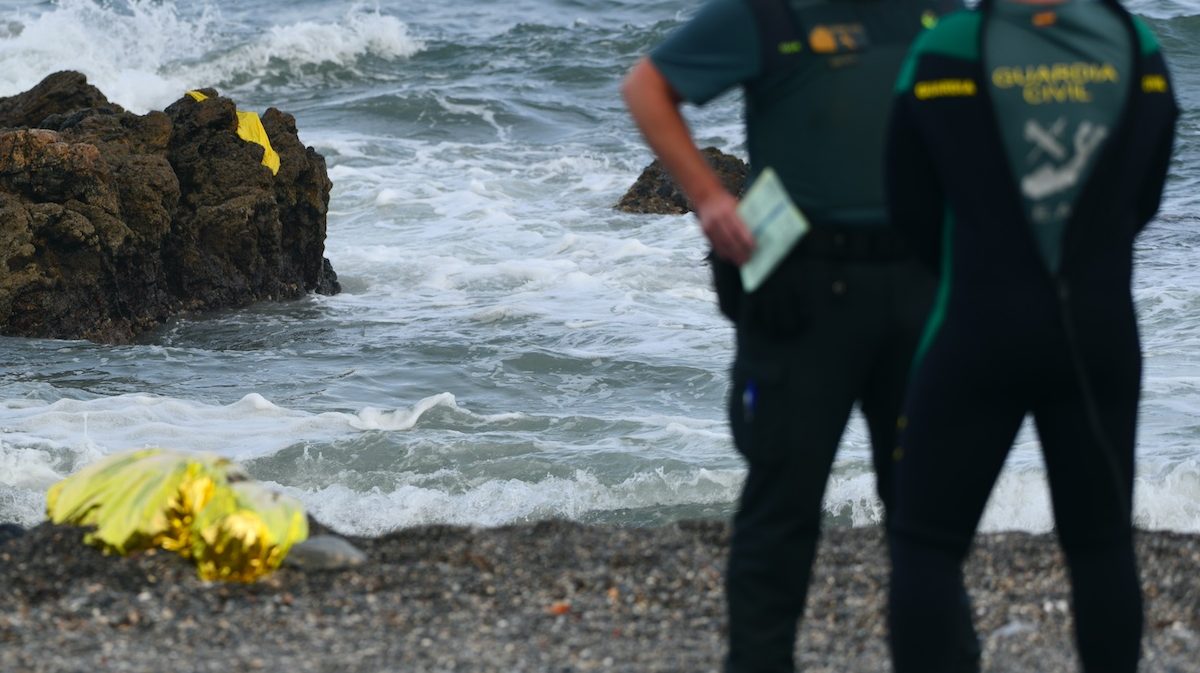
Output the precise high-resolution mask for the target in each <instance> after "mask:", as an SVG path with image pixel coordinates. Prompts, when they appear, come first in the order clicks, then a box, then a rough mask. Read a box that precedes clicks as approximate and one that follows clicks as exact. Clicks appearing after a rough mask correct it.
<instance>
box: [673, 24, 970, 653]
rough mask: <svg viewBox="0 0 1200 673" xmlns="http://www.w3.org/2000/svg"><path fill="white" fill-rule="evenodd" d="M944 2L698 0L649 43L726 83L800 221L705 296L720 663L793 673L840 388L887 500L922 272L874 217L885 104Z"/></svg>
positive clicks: (695, 80)
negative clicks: (720, 389)
mask: <svg viewBox="0 0 1200 673" xmlns="http://www.w3.org/2000/svg"><path fill="white" fill-rule="evenodd" d="M960 7H961V3H960V2H958V0H949V1H947V0H794V1H789V0H713V1H711V2H709V3H708V4H707V5H705V7H704V8H703V9H701V11H700V12H699V14H697V15H696V16H695V17H694V18H693V19H692V20H691V21H689V22H688V23H687V24H685V25H684V26H683V27H681V28H680V29H679V30H678V31H676V32H675V33H674V34H672V35H671V36H670V37H669V38H668V39H667V40H666V41H665V42H664V43H663V44H662V45H661V46H659V47H658V48H656V49H655V50H654V51H653V52H652V53H651V54H650V59H651V61H652V62H653V64H654V65H655V67H656V68H657V69H658V70H659V71H660V72H661V73H662V74H663V76H664V77H665V78H666V80H667V81H668V82H669V83H670V85H671V86H672V88H673V89H674V90H675V91H676V92H678V93H679V94H680V95H681V96H682V98H683V99H684V100H686V101H689V102H692V103H697V104H703V103H705V102H707V101H709V100H711V99H713V98H714V97H716V96H718V95H719V94H721V93H723V92H726V91H728V90H730V89H741V91H742V93H743V96H744V100H745V117H746V144H747V148H748V150H749V155H750V167H751V172H752V174H753V175H757V174H758V173H759V172H760V171H762V170H763V169H764V168H766V167H767V166H770V167H772V168H773V169H774V170H775V172H776V173H778V175H779V176H780V178H781V180H782V181H783V183H784V185H785V187H786V188H787V190H788V192H789V194H790V195H791V197H792V199H793V201H795V202H796V203H797V205H798V206H799V207H800V208H801V209H802V210H803V211H804V212H805V214H806V215H807V217H808V218H809V220H810V222H811V223H812V225H813V227H814V228H813V231H812V232H810V233H809V235H808V236H807V237H806V238H805V239H804V240H803V241H802V242H801V243H800V244H799V245H798V246H797V248H796V250H795V251H794V252H793V253H792V255H790V256H789V257H788V258H787V259H786V260H785V261H784V262H783V263H782V264H781V266H780V268H779V269H777V270H776V271H775V272H774V273H773V275H772V276H771V277H770V278H769V279H768V280H767V281H766V282H765V283H764V284H763V286H762V287H760V288H759V289H758V290H756V291H755V292H754V293H752V294H741V292H740V287H738V288H735V290H734V291H735V292H736V293H737V296H735V298H734V301H732V302H730V301H727V299H728V293H727V292H722V293H720V294H722V305H723V307H725V308H726V309H727V313H728V314H729V315H730V317H732V318H734V319H735V321H736V323H737V354H736V360H735V362H734V366H733V373H732V382H731V383H732V385H731V394H730V398H729V420H730V426H731V429H732V431H733V437H734V443H735V444H736V446H737V449H738V451H739V452H740V453H741V454H742V456H743V457H744V458H745V459H746V463H747V466H748V474H747V478H746V484H745V487H744V489H743V492H742V495H741V499H740V501H739V503H738V512H737V514H736V516H735V518H734V531H733V538H732V540H731V548H730V559H729V567H728V579H727V585H726V589H727V591H726V595H727V599H728V604H729V656H728V659H727V662H726V666H727V670H728V671H780V672H785V671H792V670H793V652H794V648H795V640H796V627H797V623H798V620H799V619H800V616H801V615H802V613H803V610H804V604H805V599H806V595H807V590H808V584H809V576H810V572H811V568H812V562H813V558H814V555H815V552H816V547H817V540H818V536H819V531H820V524H821V518H822V514H823V511H822V506H821V505H822V499H823V496H824V493H825V485H826V482H827V481H828V478H829V473H830V470H831V466H832V463H833V459H834V455H835V453H836V451H837V448H838V444H839V442H840V438H841V436H842V432H843V430H844V429H845V426H846V423H847V421H848V419H849V416H850V413H851V411H852V409H853V408H854V406H855V404H856V403H858V404H860V405H861V408H862V411H863V415H864V416H865V417H866V419H867V425H868V428H869V430H870V434H871V446H872V460H873V465H874V467H875V470H876V476H877V484H878V492H879V496H880V499H881V500H882V501H883V503H884V506H885V508H886V507H887V506H889V505H890V503H891V492H890V485H891V476H890V470H891V465H892V463H891V454H892V451H893V449H894V448H895V441H896V430H895V419H896V416H897V414H898V413H899V410H900V403H901V399H902V398H903V391H904V388H905V384H906V381H907V375H908V371H909V366H910V364H911V361H912V353H913V349H914V348H915V346H916V342H917V339H918V338H919V336H920V333H921V328H922V326H923V324H924V322H925V317H926V315H927V313H928V307H929V303H930V301H931V300H932V295H933V287H934V284H933V278H932V275H931V274H929V273H928V272H927V271H925V270H924V269H923V268H921V266H920V264H919V263H917V262H916V261H915V260H913V259H912V257H911V255H908V254H906V253H904V251H903V250H902V249H901V247H900V246H899V245H897V243H898V238H897V237H896V236H895V234H894V232H891V230H890V228H889V227H888V226H887V221H886V219H887V218H886V208H885V202H884V194H883V165H882V164H883V159H882V157H883V140H884V133H885V130H886V125H887V111H888V109H889V106H890V102H891V92H892V87H893V85H894V83H895V80H896V77H897V75H898V73H899V70H900V65H901V63H902V61H903V59H904V55H905V54H906V53H907V50H908V47H909V45H910V44H911V43H912V40H913V39H914V38H915V37H916V36H917V35H918V34H919V33H921V32H922V31H924V30H926V29H927V27H928V26H932V25H934V24H935V23H936V21H937V18H938V17H939V16H941V15H943V14H945V13H947V12H948V11H950V10H954V9H958V8H960ZM781 29H782V30H781ZM731 306H732V308H731ZM966 656H967V657H968V658H971V659H973V658H974V653H967V655H966Z"/></svg>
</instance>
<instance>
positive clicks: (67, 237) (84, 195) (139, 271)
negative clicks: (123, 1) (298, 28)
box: [0, 72, 340, 342]
mask: <svg viewBox="0 0 1200 673" xmlns="http://www.w3.org/2000/svg"><path fill="white" fill-rule="evenodd" d="M205 92H206V93H208V94H209V99H208V100H205V101H203V102H197V101H195V100H193V99H191V98H190V97H187V96H181V97H180V99H179V100H178V101H176V102H175V103H173V104H172V105H171V106H169V107H168V108H167V109H166V110H165V111H161V112H160V111H152V112H150V113H147V114H145V115H135V114H133V113H130V112H127V111H125V110H123V109H122V108H121V107H120V106H118V105H114V104H112V103H109V102H108V101H107V100H106V99H105V98H104V96H103V94H101V93H100V92H99V90H97V89H96V88H95V87H92V86H91V85H89V84H88V83H87V81H86V79H85V78H84V77H83V76H82V75H80V74H79V73H73V72H61V73H56V74H54V75H51V76H49V77H47V78H46V79H45V80H44V81H43V82H42V83H40V84H38V85H37V86H36V87H34V88H33V89H31V90H30V91H27V92H25V93H23V94H19V95H17V96H13V97H11V98H0V333H3V334H5V335H17V336H30V337H44V338H62V339H78V338H84V339H91V340H94V341H104V342H126V341H129V340H130V339H132V338H133V337H134V336H136V335H137V334H139V333H141V332H143V331H145V330H148V329H152V328H154V327H156V326H157V325H159V324H161V323H163V322H164V321H165V320H167V319H168V318H170V317H171V316H173V315H176V314H178V313H180V312H182V311H198V310H210V309H217V308H226V307H234V306H243V305H246V304H250V303H252V302H255V301H261V300H268V299H292V298H298V297H300V296H303V295H304V294H305V293H306V292H322V293H326V294H333V293H336V292H337V291H338V290H339V289H340V288H339V287H338V284H337V276H336V274H334V272H333V269H332V267H331V266H330V265H329V262H328V260H326V259H324V247H325V222H326V213H327V212H328V204H329V191H330V189H331V187H332V183H331V182H330V180H329V177H328V175H327V173H326V169H325V160H324V158H323V157H321V155H319V154H317V153H316V151H315V150H313V149H312V148H310V147H309V148H306V147H305V146H304V145H303V143H301V142H300V140H299V137H298V135H297V131H296V123H295V119H294V118H293V117H292V116H291V115H288V114H286V113H283V112H280V111H279V110H276V109H274V108H271V109H269V110H267V111H266V113H265V114H263V116H262V122H263V126H264V128H265V129H266V131H267V134H268V136H269V137H270V140H271V145H272V146H273V148H274V149H275V151H276V152H278V153H279V155H280V159H281V167H280V170H279V174H278V175H272V174H271V171H270V170H269V169H267V168H266V167H264V166H263V165H262V164H261V160H262V154H263V149H262V147H260V146H259V145H255V144H253V143H248V142H245V141H243V140H242V139H241V138H240V137H238V135H237V125H238V121H237V115H236V109H235V107H234V103H233V101H231V100H229V99H227V98H221V97H219V96H218V95H217V92H215V91H212V90H211V89H206V90H205ZM181 93H182V92H181Z"/></svg>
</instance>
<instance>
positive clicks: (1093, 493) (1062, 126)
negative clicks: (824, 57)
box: [887, 0, 1177, 673]
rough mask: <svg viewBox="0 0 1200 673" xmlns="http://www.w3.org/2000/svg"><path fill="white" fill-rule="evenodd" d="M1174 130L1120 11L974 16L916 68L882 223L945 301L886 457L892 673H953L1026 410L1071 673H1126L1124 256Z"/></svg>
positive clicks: (1129, 443)
mask: <svg viewBox="0 0 1200 673" xmlns="http://www.w3.org/2000/svg"><path fill="white" fill-rule="evenodd" d="M1176 116H1177V107H1176V104H1175V101H1174V97H1173V95H1172V92H1171V85H1170V79H1169V76H1168V73H1167V70H1166V67H1165V64H1164V61H1163V58H1162V55H1161V54H1160V52H1159V48H1158V44H1157V42H1156V40H1155V38H1154V36H1153V34H1152V33H1151V32H1150V31H1149V29H1148V28H1147V27H1146V26H1145V25H1144V24H1143V23H1142V22H1141V21H1140V20H1137V19H1135V18H1132V17H1130V16H1129V14H1127V13H1126V12H1125V10H1123V9H1122V8H1121V7H1120V6H1119V5H1118V4H1117V2H1115V0H1069V1H1068V2H1065V3H1055V4H1048V3H1044V2H1042V3H1038V4H1031V3H1017V2H1013V1H1012V0H995V1H992V0H985V1H984V2H983V3H982V5H981V8H980V9H979V10H978V11H972V12H963V13H960V14H956V15H952V16H950V17H946V18H945V19H944V20H943V21H942V22H941V23H940V24H939V26H938V27H937V28H936V29H935V30H934V31H931V32H929V33H927V34H926V35H924V36H923V37H922V39H920V40H919V41H918V42H917V44H916V45H915V46H914V48H913V51H912V53H911V54H910V59H909V61H908V62H907V63H906V65H905V68H904V71H903V72H902V74H901V78H900V80H899V83H898V86H897V99H896V103H895V106H894V109H893V116H892V124H891V128H890V131H889V149H888V159H887V176H888V177H887V185H888V197H889V203H890V212H891V214H892V218H893V222H894V224H895V226H896V227H897V228H898V229H900V230H901V231H903V232H904V233H905V235H906V236H907V238H908V240H909V241H910V243H911V245H912V246H913V248H914V250H915V251H916V253H917V254H918V255H919V256H920V257H921V258H922V259H923V260H925V262H926V263H927V264H928V265H929V266H930V267H931V268H933V269H936V270H938V272H939V273H940V284H941V286H940V290H939V295H938V299H937V301H936V304H935V308H934V311H933V314H932V316H931V319H930V323H929V325H928V326H927V331H926V334H925V338H924V340H923V342H922V346H921V349H920V352H919V353H918V356H917V359H916V360H917V361H916V366H915V369H914V373H913V380H912V383H911V387H910V390H909V396H908V400H907V402H906V406H905V414H904V416H903V418H902V422H903V423H904V424H905V429H904V432H903V434H902V438H901V443H900V448H899V449H898V450H897V452H896V460H897V465H896V506H895V508H894V510H893V516H892V520H891V522H890V523H891V525H890V538H891V541H892V545H891V553H892V562H893V575H892V582H891V598H890V609H889V622H890V626H891V638H892V647H893V654H894V657H895V662H896V671H897V672H898V673H908V672H918V671H919V672H920V673H937V672H939V671H948V670H953V665H952V664H951V663H950V658H951V656H952V652H951V651H950V650H949V648H948V647H947V646H946V634H948V633H950V632H951V631H952V630H953V629H954V628H955V625H956V624H957V623H958V622H959V620H961V619H962V618H963V617H964V616H968V615H969V612H965V611H966V607H965V606H963V605H961V604H960V603H959V602H958V601H957V600H956V597H957V596H958V595H959V591H960V590H961V587H962V575H961V564H962V561H963V559H964V558H965V556H966V554H967V551H968V548H969V546H970V542H971V539H972V537H973V535H974V532H975V529H976V527H977V525H978V522H979V519H980V517H981V516H982V513H983V509H984V506H985V504H986V503H987V500H988V496H989V494H990V492H991V489H992V487H993V485H994V483H995V481H996V478H997V477H998V475H999V472H1000V470H1001V467H1002V466H1003V463H1004V459H1005V457H1006V455H1007V453H1008V451H1009V449H1010V447H1011V445H1012V442H1013V439H1014V438H1015V436H1016V433H1017V431H1018V429H1019V427H1020V425H1021V423H1022V421H1023V419H1024V418H1025V416H1026V415H1027V414H1032V415H1033V419H1034V422H1035V424H1036V428H1037V432H1038V436H1039V438H1040V440H1041V445H1042V449H1043V455H1044V457H1045V463H1046V470H1047V476H1048V478H1049V481H1050V487H1051V498H1052V502H1053V506H1054V516H1055V522H1056V527H1057V531H1058V535H1059V538H1060V541H1061V543H1062V546H1063V549H1064V551H1065V554H1066V557H1067V561H1068V564H1069V566H1070V572H1071V581H1072V590H1073V597H1074V601H1073V603H1074V610H1075V617H1076V621H1075V625H1076V636H1077V641H1078V645H1079V649H1080V655H1081V659H1082V662H1083V667H1084V670H1085V671H1088V672H1093V671H1106V672H1112V673H1122V672H1132V671H1134V670H1135V669H1136V667H1137V660H1138V657H1139V640H1140V633H1141V625H1142V621H1141V620H1142V617H1141V595H1140V590H1139V582H1138V577H1137V569H1136V565H1135V560H1134V555H1133V547H1132V509H1131V503H1132V500H1133V495H1132V493H1133V468H1134V437H1135V430H1136V416H1137V406H1138V396H1139V390H1140V377H1141V352H1140V346H1139V342H1138V333H1137V324H1136V318H1135V314H1134V306H1133V300H1132V295H1131V291H1130V280H1131V272H1132V256H1133V254H1132V253H1133V251H1132V248H1133V239H1134V237H1135V236H1136V235H1137V233H1138V232H1139V231H1140V230H1141V229H1142V228H1143V227H1144V226H1145V225H1146V224H1147V222H1149V220H1150V219H1151V218H1152V217H1153V215H1154V213H1155V212H1156V211H1157V209H1158V205H1159V201H1160V198H1161V194H1162V189H1163V185H1164V182H1165V179H1166V174H1167V168H1168V164H1169V160H1170V153H1171V147H1172V142H1173V137H1174V122H1175V118H1176ZM964 612H965V615H964Z"/></svg>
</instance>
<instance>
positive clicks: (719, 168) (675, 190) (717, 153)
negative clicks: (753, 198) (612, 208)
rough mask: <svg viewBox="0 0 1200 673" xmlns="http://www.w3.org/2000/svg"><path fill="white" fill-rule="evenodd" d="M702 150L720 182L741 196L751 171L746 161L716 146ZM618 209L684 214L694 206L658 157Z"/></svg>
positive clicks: (629, 211)
mask: <svg viewBox="0 0 1200 673" xmlns="http://www.w3.org/2000/svg"><path fill="white" fill-rule="evenodd" d="M701 154H703V155H704V158H705V160H707V161H708V163H709V165H710V166H712V167H713V170H714V171H716V173H717V177H718V178H720V179H721V184H723V185H725V188H726V189H728V190H729V192H730V193H731V194H733V195H734V196H737V197H741V195H742V192H743V191H745V188H746V174H747V172H748V171H749V168H748V167H747V166H746V162H744V161H742V160H741V159H738V158H737V157H735V156H732V155H729V154H725V153H724V152H722V151H721V150H718V149H717V148H715V147H706V148H704V149H703V150H701ZM617 210H620V211H623V212H626V213H638V214H645V215H682V214H684V213H689V212H691V211H693V210H695V208H694V207H693V206H692V204H691V203H690V202H689V201H688V199H687V197H686V196H684V194H683V191H681V190H680V189H679V187H678V186H677V185H676V184H675V181H674V180H673V179H671V176H670V174H668V173H667V171H666V169H664V168H663V166H662V163H661V162H660V161H659V160H658V159H655V160H654V162H653V163H651V164H650V165H649V166H647V167H646V169H645V170H643V171H642V174H641V175H640V176H638V179H637V182H635V183H633V186H632V187H630V188H629V191H627V192H625V195H624V196H622V197H621V200H620V201H619V202H618V203H617Z"/></svg>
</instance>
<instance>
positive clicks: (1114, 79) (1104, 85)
mask: <svg viewBox="0 0 1200 673" xmlns="http://www.w3.org/2000/svg"><path fill="white" fill-rule="evenodd" d="M984 45H986V47H985V50H984V54H983V57H984V67H985V73H986V76H987V81H988V85H989V88H990V92H991V97H992V103H993V105H994V107H995V110H996V118H997V119H998V120H999V123H1000V132H1001V137H1002V139H1003V140H1004V146H1005V152H1006V154H1007V155H1008V163H1009V169H1010V170H1011V171H1012V173H1013V177H1014V178H1015V180H1016V183H1017V186H1018V188H1019V190H1020V192H1021V197H1022V199H1023V200H1024V204H1025V212H1026V215H1027V216H1028V218H1029V224H1030V226H1031V227H1032V228H1033V233H1034V238H1035V239H1036V241H1037V244H1038V249H1039V252H1040V253H1041V254H1042V258H1043V260H1044V261H1045V262H1046V265H1047V267H1048V268H1049V269H1050V270H1051V271H1052V272H1057V271H1058V268H1059V265H1060V263H1061V257H1062V239H1063V235H1064V232H1065V231H1066V226H1067V222H1068V220H1070V218H1071V214H1072V212H1073V209H1074V207H1075V201H1076V200H1077V199H1078V197H1079V195H1080V191H1081V189H1082V187H1083V185H1085V184H1087V180H1088V176H1089V175H1091V171H1092V168H1093V166H1095V164H1096V161H1097V159H1098V157H1099V156H1100V153H1101V151H1102V150H1103V149H1104V146H1105V144H1106V141H1107V140H1108V138H1109V136H1110V135H1111V134H1112V130H1113V129H1114V127H1115V126H1116V125H1117V122H1118V121H1119V116H1120V114H1121V111H1122V109H1123V108H1124V104H1125V100H1126V98H1127V96H1128V92H1129V85H1130V82H1129V80H1130V75H1131V72H1132V50H1131V49H1130V44H1129V35H1128V33H1127V31H1126V30H1125V27H1124V25H1123V24H1122V22H1121V20H1120V18H1118V17H1117V15H1116V14H1115V13H1114V12H1113V11H1112V10H1111V9H1109V8H1108V7H1105V6H1104V5H1102V4H1100V3H1099V2H1096V1H1095V0H1070V1H1069V2H1068V3H1067V4H1064V5H1054V6H1047V5H1027V4H1018V3H1014V2H1010V1H1008V0H1000V1H998V2H997V3H996V7H995V11H994V13H993V18H992V20H991V21H989V22H988V24H987V30H986V35H985V36H984Z"/></svg>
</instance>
